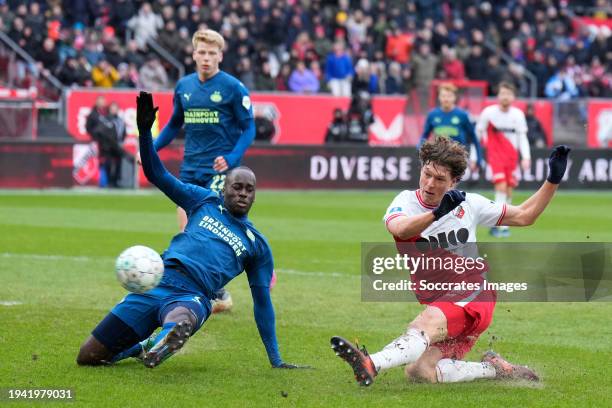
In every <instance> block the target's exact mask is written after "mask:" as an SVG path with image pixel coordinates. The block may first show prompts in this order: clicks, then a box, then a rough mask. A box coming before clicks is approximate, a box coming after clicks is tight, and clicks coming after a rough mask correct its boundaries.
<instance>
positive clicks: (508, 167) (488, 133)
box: [476, 82, 531, 237]
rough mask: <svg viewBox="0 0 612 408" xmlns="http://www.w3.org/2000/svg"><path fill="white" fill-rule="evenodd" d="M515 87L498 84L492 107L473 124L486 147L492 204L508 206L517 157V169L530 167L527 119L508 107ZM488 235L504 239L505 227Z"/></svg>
mask: <svg viewBox="0 0 612 408" xmlns="http://www.w3.org/2000/svg"><path fill="white" fill-rule="evenodd" d="M515 98H516V88H515V87H514V85H512V84H511V83H509V82H502V83H500V84H499V92H498V94H497V101H498V103H497V104H496V105H491V106H488V107H486V108H485V109H484V110H483V111H482V113H481V114H480V117H479V118H478V123H477V124H476V134H477V136H478V138H479V139H480V141H481V143H482V144H483V145H484V146H486V150H487V164H488V165H489V167H490V168H491V172H492V182H493V186H494V189H495V202H496V203H506V204H511V202H512V190H513V189H514V188H515V187H516V186H517V185H518V182H517V179H516V176H515V171H516V168H517V166H518V163H519V153H520V157H521V161H520V164H521V168H522V169H523V170H524V171H526V170H528V169H529V168H530V167H531V151H530V149H529V140H528V139H527V120H526V119H525V114H524V113H523V111H521V110H520V109H518V108H516V107H514V106H512V103H513V102H514V100H515ZM491 235H493V236H495V237H508V236H509V235H510V230H509V229H508V227H507V226H503V227H493V228H491Z"/></svg>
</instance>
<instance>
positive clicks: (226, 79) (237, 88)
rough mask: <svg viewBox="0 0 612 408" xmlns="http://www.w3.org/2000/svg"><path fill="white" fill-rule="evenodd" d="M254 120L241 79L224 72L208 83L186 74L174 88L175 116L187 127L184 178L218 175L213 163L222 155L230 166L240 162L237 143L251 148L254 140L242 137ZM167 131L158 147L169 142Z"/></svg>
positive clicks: (175, 123)
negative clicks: (243, 139)
mask: <svg viewBox="0 0 612 408" xmlns="http://www.w3.org/2000/svg"><path fill="white" fill-rule="evenodd" d="M252 121H253V107H252V105H251V99H250V97H249V93H248V90H247V89H246V88H245V86H244V85H243V84H242V83H241V82H240V81H239V80H238V79H236V78H234V77H233V76H231V75H229V74H227V73H225V72H223V71H219V72H218V73H217V74H216V75H214V76H213V77H212V78H210V79H208V80H206V81H204V82H202V81H200V79H199V77H198V75H197V74H196V73H193V74H190V75H187V76H185V77H183V78H182V79H181V80H180V81H179V82H178V83H177V85H176V88H175V91H174V111H173V113H172V118H171V122H172V124H173V126H174V127H175V128H176V129H178V128H180V126H183V125H184V129H185V156H184V160H183V164H182V165H181V173H180V178H181V180H185V181H194V180H206V179H208V178H210V177H211V176H212V175H214V174H216V172H215V170H213V163H214V160H215V158H216V157H218V156H224V157H226V160H227V162H228V165H229V167H230V168H232V167H236V166H237V165H239V164H240V159H241V158H242V153H237V152H236V145H241V144H244V143H246V146H243V147H244V149H246V147H248V145H249V144H250V142H251V141H252V139H251V140H245V141H242V140H240V141H239V139H241V136H242V134H243V132H244V131H245V130H246V129H247V128H248V124H249V123H250V122H252ZM164 130H165V129H164ZM163 133H164V132H162V135H160V138H159V139H163V140H159V141H157V140H156V143H155V145H156V149H157V150H159V148H161V147H160V146H159V145H162V146H163V145H165V144H167V143H168V142H169V141H168V140H166V138H167V136H166V135H165V134H163ZM171 137H174V136H171ZM234 156H235V157H234Z"/></svg>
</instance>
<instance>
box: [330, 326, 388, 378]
mask: <svg viewBox="0 0 612 408" xmlns="http://www.w3.org/2000/svg"><path fill="white" fill-rule="evenodd" d="M330 343H331V347H332V349H333V350H334V351H335V352H336V355H337V356H338V357H340V358H341V359H343V360H344V361H346V362H347V363H348V364H349V365H350V366H351V367H352V368H353V372H354V373H355V379H356V380H357V382H358V383H359V384H360V385H365V386H368V385H370V384H372V383H373V382H374V377H376V374H377V372H376V368H374V363H373V362H372V359H371V358H370V355H369V354H368V351H367V350H366V348H365V347H363V348H362V349H361V350H359V348H357V347H356V346H354V345H353V344H351V343H350V342H349V341H348V340H346V339H343V338H342V337H338V336H334V337H332V338H331V340H330Z"/></svg>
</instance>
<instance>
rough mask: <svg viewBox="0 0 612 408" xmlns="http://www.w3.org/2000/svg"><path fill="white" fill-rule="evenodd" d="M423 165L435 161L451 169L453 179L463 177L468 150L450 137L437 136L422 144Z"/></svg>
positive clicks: (420, 154) (420, 152)
mask: <svg viewBox="0 0 612 408" xmlns="http://www.w3.org/2000/svg"><path fill="white" fill-rule="evenodd" d="M419 158H420V159H421V166H425V165H426V164H429V163H433V164H437V165H440V166H444V167H446V168H448V169H449V171H450V173H451V177H452V178H453V180H457V181H458V179H461V177H462V176H463V173H465V169H466V168H467V151H466V150H465V148H464V147H463V146H462V145H461V144H459V143H457V142H455V141H453V140H451V139H449V138H448V137H443V136H436V137H435V138H434V139H433V140H432V139H430V140H428V141H427V142H425V143H424V144H423V146H421V150H420V151H419Z"/></svg>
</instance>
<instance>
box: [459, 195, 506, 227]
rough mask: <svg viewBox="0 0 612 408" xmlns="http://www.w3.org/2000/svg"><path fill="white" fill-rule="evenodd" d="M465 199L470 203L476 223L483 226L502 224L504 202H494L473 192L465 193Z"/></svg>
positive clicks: (504, 211) (504, 213)
mask: <svg viewBox="0 0 612 408" xmlns="http://www.w3.org/2000/svg"><path fill="white" fill-rule="evenodd" d="M466 201H468V202H469V203H470V206H471V207H472V209H473V210H474V213H475V216H476V222H477V223H478V225H484V226H485V227H495V226H498V225H503V224H502V222H503V219H504V215H506V207H507V206H506V203H496V202H494V201H491V200H489V199H488V198H485V197H483V196H481V195H480V194H473V193H468V194H467V197H466Z"/></svg>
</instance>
